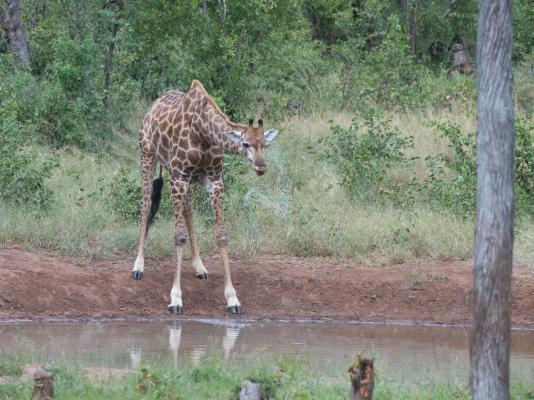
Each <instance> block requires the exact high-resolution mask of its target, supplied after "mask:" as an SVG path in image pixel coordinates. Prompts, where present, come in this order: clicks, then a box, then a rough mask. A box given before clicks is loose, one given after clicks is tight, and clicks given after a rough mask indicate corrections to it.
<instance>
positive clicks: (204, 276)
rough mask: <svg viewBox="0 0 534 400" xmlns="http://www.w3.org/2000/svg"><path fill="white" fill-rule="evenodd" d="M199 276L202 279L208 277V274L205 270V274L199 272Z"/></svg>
mask: <svg viewBox="0 0 534 400" xmlns="http://www.w3.org/2000/svg"><path fill="white" fill-rule="evenodd" d="M197 278H198V279H202V280H204V279H208V274H207V273H206V272H204V273H203V274H198V275H197Z"/></svg>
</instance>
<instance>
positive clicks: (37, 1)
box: [30, 0, 42, 35]
mask: <svg viewBox="0 0 534 400" xmlns="http://www.w3.org/2000/svg"><path fill="white" fill-rule="evenodd" d="M41 2H42V0H35V3H34V6H33V13H32V16H31V18H30V35H31V32H33V31H34V29H35V26H36V25H37V17H38V16H39V13H40V12H41Z"/></svg>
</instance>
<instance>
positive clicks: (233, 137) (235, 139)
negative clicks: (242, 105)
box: [225, 131, 243, 142]
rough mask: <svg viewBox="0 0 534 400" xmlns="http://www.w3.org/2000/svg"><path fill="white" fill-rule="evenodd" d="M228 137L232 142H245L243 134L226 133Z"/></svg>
mask: <svg viewBox="0 0 534 400" xmlns="http://www.w3.org/2000/svg"><path fill="white" fill-rule="evenodd" d="M225 135H226V137H227V138H228V139H230V140H231V141H232V142H241V141H242V140H243V135H242V134H241V132H236V131H231V132H226V133H225Z"/></svg>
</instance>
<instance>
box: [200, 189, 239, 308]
mask: <svg viewBox="0 0 534 400" xmlns="http://www.w3.org/2000/svg"><path fill="white" fill-rule="evenodd" d="M208 191H209V193H210V198H211V206H212V208H213V215H214V216H215V237H216V239H217V246H218V247H219V251H220V253H221V258H222V262H223V266H224V297H225V298H226V310H227V311H228V312H231V313H232V314H239V312H240V311H241V303H240V302H239V300H238V299H237V293H236V291H235V289H234V286H233V285H232V278H231V276H230V260H229V257H228V241H227V239H226V232H225V229H224V218H223V214H222V207H221V205H222V201H223V197H224V186H223V183H222V181H217V182H212V183H210V184H209V185H208Z"/></svg>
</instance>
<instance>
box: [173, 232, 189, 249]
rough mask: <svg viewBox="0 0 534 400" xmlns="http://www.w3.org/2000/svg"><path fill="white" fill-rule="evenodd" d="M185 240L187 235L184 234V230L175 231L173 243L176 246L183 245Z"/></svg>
mask: <svg viewBox="0 0 534 400" xmlns="http://www.w3.org/2000/svg"><path fill="white" fill-rule="evenodd" d="M186 240H187V237H186V235H185V232H176V234H175V235H174V244H175V245H176V246H184V245H185V242H186Z"/></svg>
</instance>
